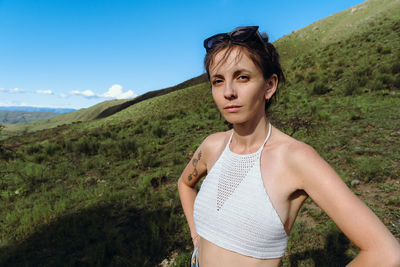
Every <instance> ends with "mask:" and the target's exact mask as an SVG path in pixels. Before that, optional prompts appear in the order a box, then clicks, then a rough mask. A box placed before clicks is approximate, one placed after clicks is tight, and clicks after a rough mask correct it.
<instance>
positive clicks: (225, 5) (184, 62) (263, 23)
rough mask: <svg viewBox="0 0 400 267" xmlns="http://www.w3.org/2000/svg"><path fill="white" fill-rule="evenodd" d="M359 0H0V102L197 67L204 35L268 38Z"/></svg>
mask: <svg viewBox="0 0 400 267" xmlns="http://www.w3.org/2000/svg"><path fill="white" fill-rule="evenodd" d="M362 2H363V1H359V0H358V1H356V0H346V1H344V0H338V1H324V0H320V1H267V0H264V1H258V0H254V1H239V0H214V1H213V0H203V1H183V0H182V1H173V0H170V1H122V0H114V1H103V0H91V1H85V0H80V1H78V0H18V1H17V0H0V106H21V105H25V106H41V107H66V108H85V107H89V106H92V105H94V104H96V103H99V102H103V101H105V100H109V99H116V98H129V97H134V96H136V95H141V94H143V93H145V92H148V91H151V90H157V89H161V88H165V87H168V86H172V85H176V84H178V83H180V82H183V81H185V80H187V79H190V78H193V77H195V76H197V75H200V74H202V73H203V72H204V69H203V66H202V62H203V57H204V54H205V51H204V49H203V46H202V44H203V40H204V39H205V38H207V37H209V36H211V35H213V34H216V33H220V32H228V31H231V30H232V29H233V28H235V27H237V26H242V25H259V26H260V30H261V31H265V32H267V33H268V34H269V36H270V39H271V40H272V41H274V40H276V39H279V38H280V37H282V36H284V35H286V34H289V33H291V32H292V31H294V30H297V29H301V28H303V27H305V26H307V25H309V24H311V23H313V22H315V21H317V20H320V19H323V18H324V17H327V16H329V15H331V14H334V13H337V12H339V11H342V10H345V9H347V8H350V7H352V6H354V5H357V4H359V3H362Z"/></svg>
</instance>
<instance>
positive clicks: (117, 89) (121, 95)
mask: <svg viewBox="0 0 400 267" xmlns="http://www.w3.org/2000/svg"><path fill="white" fill-rule="evenodd" d="M136 96H137V94H135V93H134V92H133V91H132V90H129V91H126V92H123V90H122V86H121V85H119V84H114V85H112V86H111V87H110V88H109V89H108V91H107V92H106V93H104V94H101V95H100V97H104V98H113V99H126V98H131V97H136Z"/></svg>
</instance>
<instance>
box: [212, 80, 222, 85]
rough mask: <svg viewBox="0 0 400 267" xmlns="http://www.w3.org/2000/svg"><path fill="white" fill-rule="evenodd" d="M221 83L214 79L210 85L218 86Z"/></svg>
mask: <svg viewBox="0 0 400 267" xmlns="http://www.w3.org/2000/svg"><path fill="white" fill-rule="evenodd" d="M222 82H223V81H222V79H215V80H213V81H212V85H218V84H220V83H222Z"/></svg>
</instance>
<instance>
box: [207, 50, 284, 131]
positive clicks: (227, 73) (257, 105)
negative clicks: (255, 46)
mask: <svg viewBox="0 0 400 267" xmlns="http://www.w3.org/2000/svg"><path fill="white" fill-rule="evenodd" d="M224 56H225V50H222V51H221V52H219V53H217V54H216V55H215V57H214V61H213V62H214V63H213V64H212V65H211V66H210V68H209V72H210V81H211V86H212V95H213V98H214V101H215V103H216V104H217V107H218V109H219V111H220V112H221V114H222V115H223V116H224V117H225V119H226V120H227V121H228V122H230V123H233V124H242V123H246V122H250V121H252V120H255V119H258V118H260V116H265V100H266V99H269V98H270V97H271V96H272V95H273V93H274V91H275V90H276V84H277V78H276V79H275V76H276V75H273V76H272V77H271V78H270V79H269V80H268V81H266V80H264V77H263V74H262V72H261V70H260V69H259V68H258V67H257V66H256V65H255V64H254V63H253V61H252V60H251V59H250V58H249V56H248V55H247V53H245V52H244V51H243V50H241V49H239V48H234V49H233V50H231V52H230V53H229V55H226V58H225V59H224ZM221 60H222V62H220V61H221ZM271 79H272V81H271ZM273 80H275V82H274V81H273Z"/></svg>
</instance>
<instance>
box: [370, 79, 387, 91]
mask: <svg viewBox="0 0 400 267" xmlns="http://www.w3.org/2000/svg"><path fill="white" fill-rule="evenodd" d="M371 89H372V90H373V91H378V90H382V89H385V86H384V85H383V83H382V82H381V81H379V80H377V79H374V80H373V81H372V84H371Z"/></svg>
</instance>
